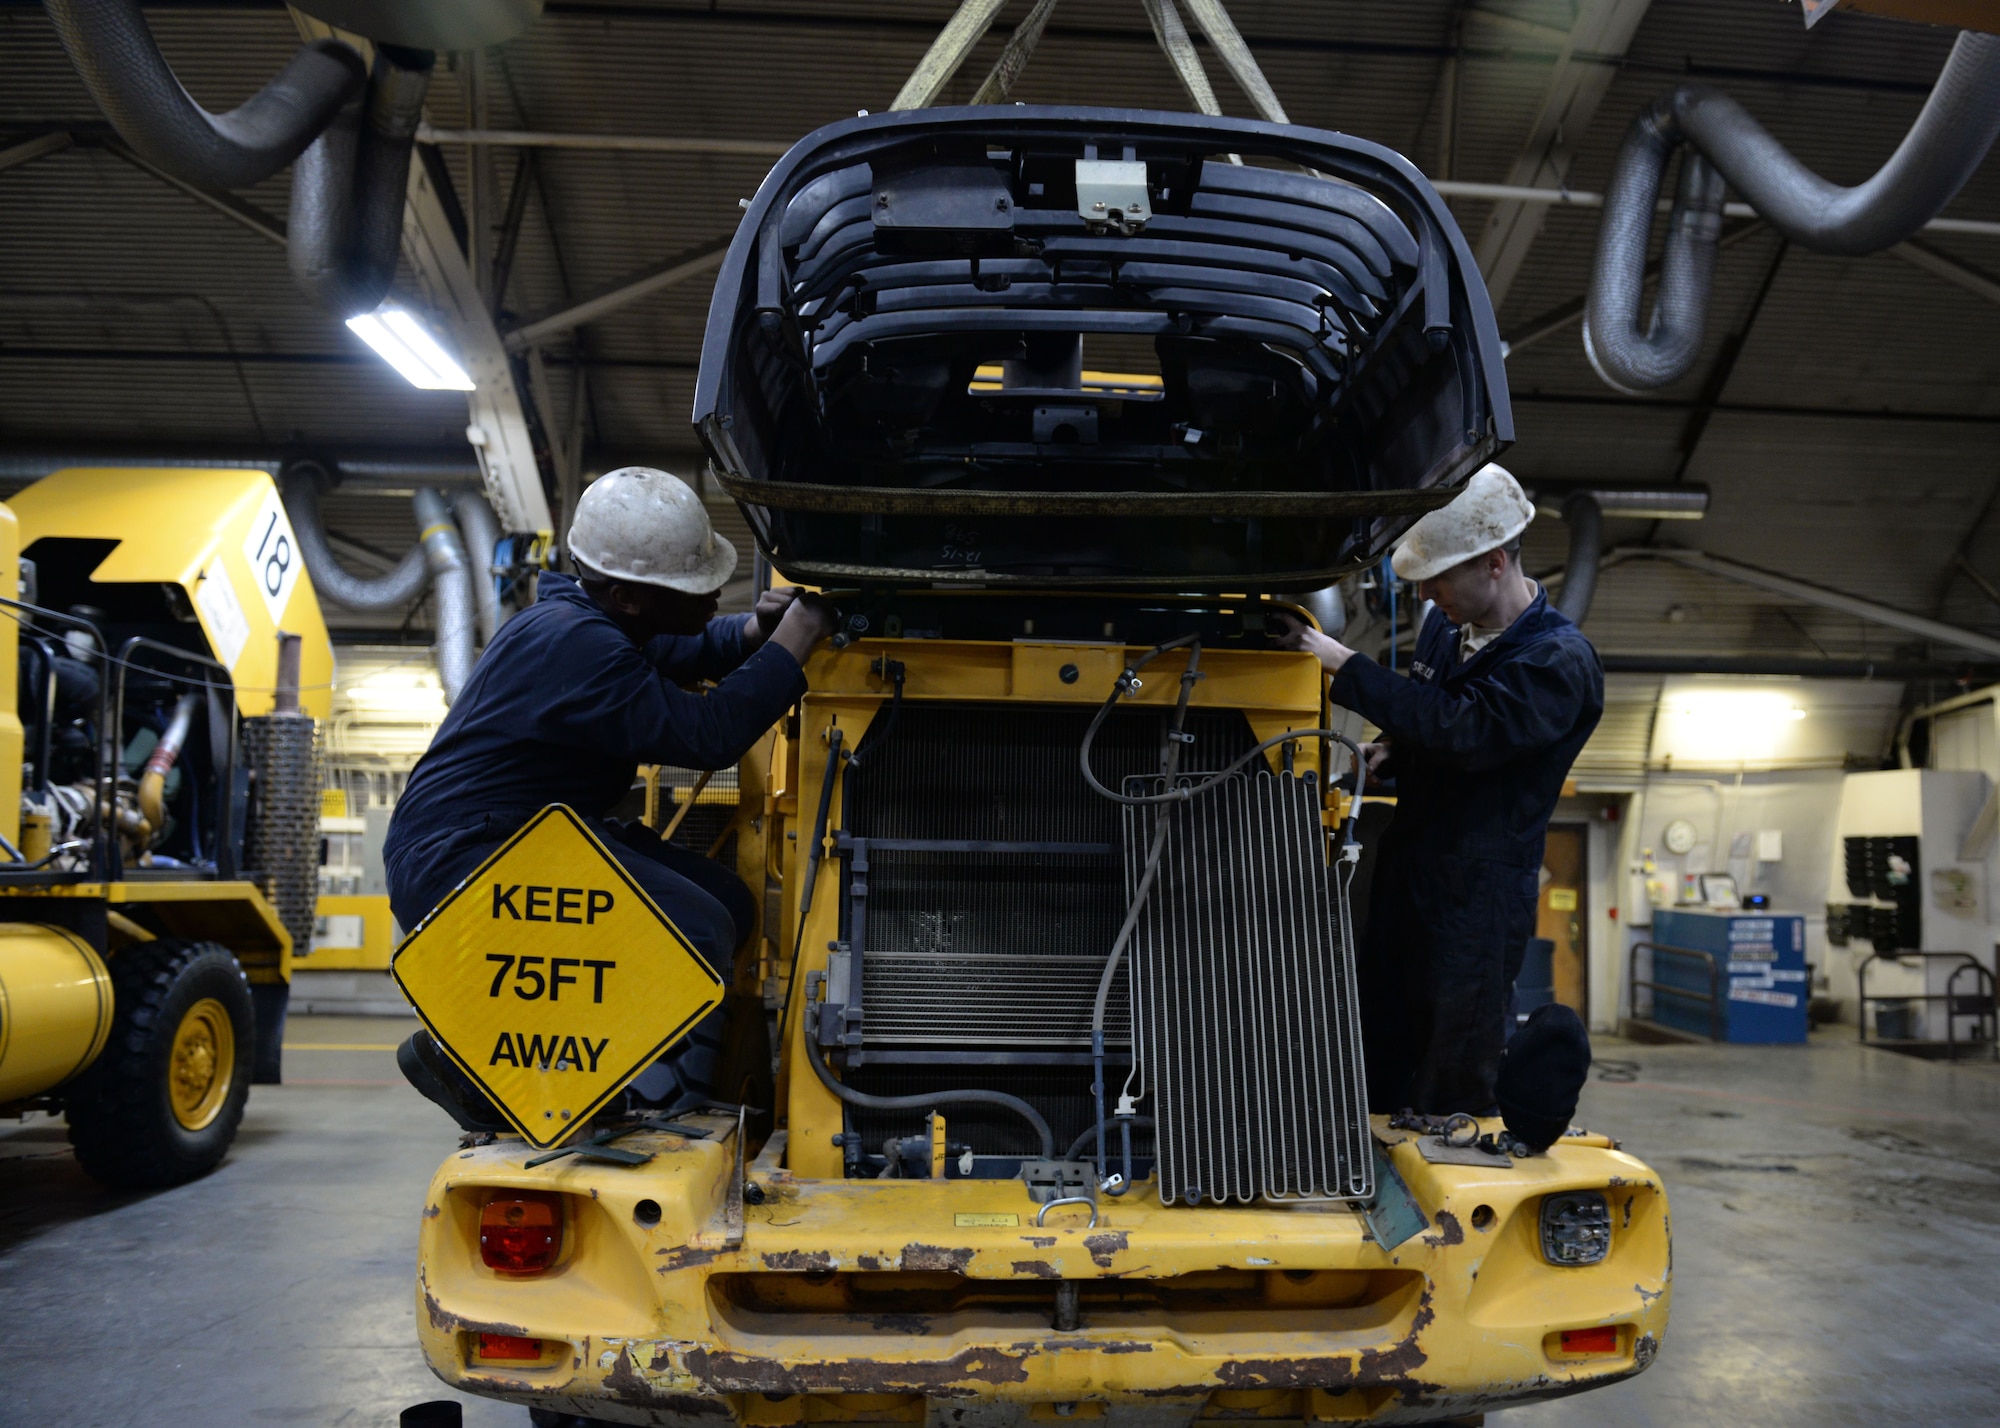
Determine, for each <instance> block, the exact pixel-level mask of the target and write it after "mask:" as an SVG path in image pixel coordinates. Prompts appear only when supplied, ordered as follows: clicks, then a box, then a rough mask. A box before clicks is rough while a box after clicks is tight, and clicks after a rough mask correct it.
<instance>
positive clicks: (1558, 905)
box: [1549, 888, 1576, 912]
mask: <svg viewBox="0 0 2000 1428" xmlns="http://www.w3.org/2000/svg"><path fill="white" fill-rule="evenodd" d="M1549 911H1550V912H1575V911H1576V889H1575V888H1550V889H1549Z"/></svg>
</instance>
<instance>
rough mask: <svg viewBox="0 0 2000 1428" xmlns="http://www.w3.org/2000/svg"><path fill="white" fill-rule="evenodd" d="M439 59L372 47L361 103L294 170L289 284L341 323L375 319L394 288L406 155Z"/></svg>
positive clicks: (330, 128)
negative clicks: (372, 315)
mask: <svg viewBox="0 0 2000 1428" xmlns="http://www.w3.org/2000/svg"><path fill="white" fill-rule="evenodd" d="M436 59H437V57H436V56H435V55H433V54H432V53H431V52H430V51H429V50H405V49H399V48H397V47H396V46H394V45H378V46H376V50H375V68H374V72H373V73H372V74H370V76H369V78H368V90H367V94H366V96H365V98H357V99H355V100H352V101H350V102H349V103H347V104H346V105H344V106H342V108H341V110H340V112H339V114H338V115H336V116H335V117H334V119H333V122H332V123H331V124H329V125H328V126H327V128H326V132H324V133H323V134H321V135H320V136H319V137H318V138H317V139H315V140H314V141H313V144H312V147H311V148H309V149H307V150H306V151H305V152H304V153H303V154H301V155H299V161H298V164H297V165H296V166H295V167H294V168H293V170H292V205H291V217H290V221H289V223H288V225H287V231H288V235H289V238H290V244H289V249H290V259H291V267H292V276H293V277H294V278H296V279H297V280H298V283H299V285H300V286H301V287H303V288H304V289H305V290H306V292H307V293H309V294H310V295H311V296H312V299H313V301H314V302H316V303H317V304H319V306H320V307H321V308H322V309H324V310H325V311H327V312H330V313H332V314H333V315H334V316H336V317H339V318H349V317H355V316H358V315H360V314H361V313H364V312H373V311H374V310H375V308H376V306H377V305H378V304H379V303H380V302H381V301H382V299H383V298H384V297H386V296H387V295H388V292H389V285H390V284H391V283H392V282H394V281H395V278H396V261H397V259H398V258H399V257H400V256H401V254H402V250H403V195H404V191H405V189H406V188H407V187H408V185H409V179H410V152H411V150H412V148H413V147H414V145H415V143H416V137H417V124H418V122H419V121H420V120H421V119H422V118H423V111H424V95H425V93H426V92H427V91H428V90H429V88H430V80H431V68H432V66H433V65H434V64H435V63H436Z"/></svg>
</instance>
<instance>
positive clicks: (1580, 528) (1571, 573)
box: [1556, 491, 1604, 625]
mask: <svg viewBox="0 0 2000 1428" xmlns="http://www.w3.org/2000/svg"><path fill="white" fill-rule="evenodd" d="M1562 514H1563V523H1564V524H1565V525H1567V526H1568V527H1569V561H1568V563H1567V564H1566V565H1564V566H1563V585H1562V593H1561V594H1560V595H1558V596H1557V597H1556V609H1558V610H1560V611H1561V612H1562V613H1563V614H1565V615H1567V616H1568V617H1569V618H1570V620H1571V621H1572V622H1573V623H1575V624H1579V625H1580V624H1582V623H1583V617H1584V616H1585V615H1588V614H1589V613H1590V602H1591V599H1592V597H1593V596H1595V595H1596V594H1597V562H1598V554H1599V552H1600V551H1601V550H1602V548H1603V545H1604V508H1603V507H1602V506H1600V505H1598V503H1597V497H1595V496H1593V495H1591V494H1590V492H1588V491H1578V492H1577V493H1576V494H1575V495H1574V496H1571V497H1570V498H1569V499H1568V500H1567V501H1565V502H1563V508H1562Z"/></svg>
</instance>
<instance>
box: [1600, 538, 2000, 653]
mask: <svg viewBox="0 0 2000 1428" xmlns="http://www.w3.org/2000/svg"><path fill="white" fill-rule="evenodd" d="M1641 557H1651V558H1653V559H1657V560H1669V561H1672V562H1674V563H1675V564H1677V565H1684V566H1687V567H1688V568H1689V569H1692V570H1699V571H1702V572H1704V573H1706V574H1709V575H1716V576H1720V577H1721V578H1723V579H1724V580H1733V581H1735V582H1736V583H1737V584H1739V585H1748V586H1750V587H1751V588H1753V589H1756V590H1762V591H1764V592H1766V593H1767V594H1771V595H1777V596H1781V597H1783V598H1784V599H1787V600H1795V601H1797V602H1799V603H1800V604H1803V605H1817V606H1819V607H1820V608H1821V609H1825V610H1835V611H1838V612H1840V613H1841V614H1844V615H1852V616H1854V617H1855V618H1856V619H1860V620H1866V621H1868V622H1870V623H1871V624H1876V625H1884V626H1887V627H1888V628H1890V629H1893V630H1902V631H1903V632H1904V633H1906V634H1912V635H1916V636H1918V637H1919V638H1921V639H1926V640H1931V641H1933V642H1935V643H1937V644H1941V645H1951V646H1953V647H1954V648H1956V649H1962V650H1971V651H1972V652H1973V653H1974V654H1982V655H1986V656H1988V657H1989V658H1992V657H1996V656H2000V639H1995V638H1994V637H1993V636H1991V635H1986V634H1981V633H1979V632H1978V631H1976V630H1967V629H1961V628H1960V627H1959V626H1957V625H1947V624H1945V623H1944V622H1943V621H1940V620H1932V619H1929V618H1927V617H1925V616H1923V615H1914V614H1911V613H1910V612H1909V611H1908V610H1899V609H1897V608H1896V607H1895V606H1893V605H1884V604H1882V603H1881V602H1880V601H1876V600H1864V599H1862V598H1861V597H1860V596H1858V595H1850V594H1848V593H1847V592H1846V591H1845V590H1833V589H1829V588H1828V587H1826V586H1824V585H1815V584H1813V583H1812V582H1811V581H1807V580H1799V579H1795V578H1794V577H1792V576H1789V575H1781V574H1779V573H1778V572H1777V571H1775V570H1764V569H1762V568H1760V567H1758V566H1755V565H1745V564H1744V563H1743V562H1741V561H1737V560H1729V559H1726V558H1724V557H1722V556H1719V555H1710V554H1709V553H1708V552H1707V551H1701V550H1687V549H1683V548H1681V547H1679V546H1661V545H1656V546H1623V547H1620V548H1619V549H1618V550H1615V551H1613V552H1612V553H1611V555H1609V556H1607V557H1606V558H1605V562H1604V563H1605V564H1606V565H1611V564H1613V563H1622V562H1623V561H1627V560H1633V559H1638V558H1641Z"/></svg>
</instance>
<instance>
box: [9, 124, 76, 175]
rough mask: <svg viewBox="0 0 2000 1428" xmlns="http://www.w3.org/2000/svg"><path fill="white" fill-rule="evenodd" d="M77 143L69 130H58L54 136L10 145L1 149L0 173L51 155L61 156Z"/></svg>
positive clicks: (24, 140) (42, 136) (50, 135)
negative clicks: (60, 154) (65, 150)
mask: <svg viewBox="0 0 2000 1428" xmlns="http://www.w3.org/2000/svg"><path fill="white" fill-rule="evenodd" d="M75 142H76V140H74V139H72V138H71V137H70V136H69V132H68V131H67V130H64V129H58V130H56V131H55V132H54V133H52V134H41V135H38V136H37V137H35V138H33V139H23V140H22V141H21V142H20V143H18V144H9V145H8V146H7V147H6V148H4V149H0V172H5V171H6V170H8V169H17V168H19V167H20V166H21V165H22V164H31V163H33V162H34V161H35V160H36V159H40V158H46V157H47V156H48V155H50V154H59V153H61V152H62V151H63V150H64V149H67V148H68V147H69V146H70V145H71V144H74V143H75Z"/></svg>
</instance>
